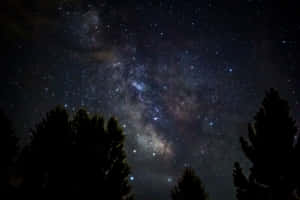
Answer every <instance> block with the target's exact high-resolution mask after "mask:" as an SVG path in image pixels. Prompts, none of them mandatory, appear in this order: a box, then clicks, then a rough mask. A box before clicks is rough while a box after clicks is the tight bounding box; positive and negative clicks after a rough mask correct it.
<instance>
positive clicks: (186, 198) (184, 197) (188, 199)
mask: <svg viewBox="0 0 300 200" xmlns="http://www.w3.org/2000/svg"><path fill="white" fill-rule="evenodd" d="M171 197H172V200H207V199H208V195H207V193H206V191H205V189H204V186H203V184H202V181H201V179H200V178H199V177H198V176H197V175H196V173H195V171H194V170H193V169H192V168H185V169H184V171H183V174H182V177H181V178H180V179H179V180H178V183H177V185H176V186H175V187H174V188H173V189H172V191H171Z"/></svg>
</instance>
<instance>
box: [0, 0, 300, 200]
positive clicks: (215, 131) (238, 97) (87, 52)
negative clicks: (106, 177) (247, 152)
mask: <svg viewBox="0 0 300 200" xmlns="http://www.w3.org/2000/svg"><path fill="white" fill-rule="evenodd" d="M1 4H3V5H4V6H3V10H2V9H1V10H2V12H1V14H0V19H1V24H3V26H2V27H3V29H1V39H2V43H1V44H3V45H2V46H1V48H2V52H4V53H3V54H2V67H1V72H0V80H1V87H0V94H1V98H0V108H3V109H4V110H5V112H6V113H7V114H8V115H9V118H10V119H11V120H12V122H13V123H14V124H13V125H14V127H15V129H16V133H17V135H18V136H19V137H20V138H21V142H22V143H23V144H25V143H27V141H28V137H29V130H30V128H32V127H34V125H35V124H36V123H37V122H39V120H40V118H41V116H44V115H45V113H46V112H48V111H49V110H50V109H52V108H53V107H55V106H56V105H58V104H60V105H62V106H63V107H65V108H66V109H67V110H68V111H69V112H71V113H72V112H73V113H74V112H75V111H77V110H78V109H80V108H82V107H84V108H86V109H87V110H88V111H89V112H91V113H99V114H101V115H103V116H104V117H105V119H109V118H110V117H111V116H116V117H117V118H118V120H119V122H120V124H121V126H122V128H123V129H124V134H125V135H126V138H127V139H126V144H125V147H126V152H127V156H128V160H129V164H130V166H131V168H132V174H131V176H132V177H133V178H132V180H130V184H131V185H132V187H133V191H134V192H135V193H136V196H137V200H142V199H145V200H147V199H151V198H155V199H158V200H160V199H161V200H162V199H168V198H170V193H169V191H170V189H171V188H172V187H173V186H174V184H175V182H176V180H177V177H178V176H179V175H180V174H181V173H182V169H183V168H184V167H187V166H192V167H193V168H194V169H195V170H196V172H197V174H198V175H199V176H200V177H201V179H202V180H203V183H204V185H205V187H206V189H207V191H208V193H209V195H210V197H211V199H214V200H220V199H228V200H233V199H235V197H234V196H235V192H234V187H233V180H232V168H233V163H234V162H235V161H239V162H241V163H242V165H243V167H246V166H248V165H249V163H248V162H247V161H246V159H245V158H244V157H243V155H242V153H241V147H240V144H239V138H240V136H246V135H247V123H249V122H253V116H254V115H255V113H256V112H257V109H258V108H259V106H260V103H261V100H262V99H263V97H264V95H265V91H266V90H268V89H269V88H276V89H277V90H278V91H279V93H280V94H281V96H283V98H284V99H287V100H288V102H289V104H290V106H291V110H292V115H293V117H294V118H295V119H296V124H297V125H298V127H299V119H300V112H299V111H300V107H299V106H300V105H299V98H300V95H299V91H298V88H300V87H299V86H300V70H299V69H300V68H299V67H298V65H299V61H300V56H299V49H300V48H299V42H300V40H299V39H300V38H299V34H300V22H299V19H300V13H299V12H297V8H298V7H297V6H296V3H293V2H292V1H285V2H280V3H278V2H272V1H268V0H244V1H239V2H234V3H233V2H228V1H213V0H206V1H179V0H166V1H163V0H161V1H126V2H125V1H108V0H106V1H105V0H104V1H96V0H70V1H60V0H55V1H53V0H45V1H43V2H39V1H38V0H31V1H26V2H25V0H10V1H9V0H7V1H4V2H3V3H1ZM150 185H151V187H149V186H150Z"/></svg>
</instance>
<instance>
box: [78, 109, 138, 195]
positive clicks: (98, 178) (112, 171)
mask: <svg viewBox="0 0 300 200" xmlns="http://www.w3.org/2000/svg"><path fill="white" fill-rule="evenodd" d="M72 128H73V130H74V132H75V135H76V136H75V151H76V153H75V156H76V158H75V159H74V160H75V163H76V164H75V166H76V167H75V169H76V170H77V174H76V175H75V176H76V177H78V178H77V181H75V183H76V182H77V186H78V187H79V191H80V190H81V191H82V192H84V193H86V194H87V193H88V194H89V195H93V196H94V195H101V197H102V198H104V199H112V200H125V199H131V198H132V197H133V196H132V193H131V188H130V186H129V182H128V175H129V173H130V169H129V166H128V164H127V161H126V154H125V151H124V140H125V136H124V134H123V131H122V129H121V128H120V127H119V125H118V122H117V121H116V120H115V119H114V118H111V119H110V120H109V121H108V123H107V125H106V126H105V123H104V119H103V118H102V117H100V116H98V115H94V116H89V115H88V113H87V112H86V111H85V110H79V111H78V112H77V113H76V115H75V117H74V120H73V121H72Z"/></svg>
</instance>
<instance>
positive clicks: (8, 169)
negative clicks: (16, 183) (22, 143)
mask: <svg viewBox="0 0 300 200" xmlns="http://www.w3.org/2000/svg"><path fill="white" fill-rule="evenodd" d="M0 124H1V129H0V158H1V164H0V192H1V193H2V192H5V193H6V192H10V191H12V186H11V184H10V182H11V180H12V170H13V165H14V159H15V156H16V154H17V151H18V140H17V137H16V136H15V133H14V130H13V129H12V125H11V121H10V120H9V119H8V118H7V117H6V115H5V114H4V112H3V111H2V110H0Z"/></svg>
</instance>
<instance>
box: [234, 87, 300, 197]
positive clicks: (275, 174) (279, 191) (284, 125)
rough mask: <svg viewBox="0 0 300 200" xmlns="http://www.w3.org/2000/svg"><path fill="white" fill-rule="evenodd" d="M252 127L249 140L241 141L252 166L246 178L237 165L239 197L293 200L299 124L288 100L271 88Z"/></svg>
mask: <svg viewBox="0 0 300 200" xmlns="http://www.w3.org/2000/svg"><path fill="white" fill-rule="evenodd" d="M254 119H255V122H254V124H249V126H248V140H245V139H244V138H241V146H242V150H243V152H244V154H245V156H246V157H247V159H249V160H250V162H251V163H252V166H251V168H250V172H249V175H248V176H246V175H245V174H244V173H243V172H242V169H241V167H240V165H239V163H236V164H235V167H234V172H233V177H234V184H235V187H236V192H237V198H238V199H239V200H246V199H257V200H259V199H264V200H265V199H272V200H273V199H278V200H279V199H281V200H282V199H289V198H293V197H292V196H293V195H292V194H293V192H294V190H295V188H296V180H295V170H294V167H293V166H294V163H295V157H294V155H295V153H294V141H295V137H296V134H297V128H296V126H295V121H294V120H293V119H292V117H291V116H290V109H289V106H288V103H287V101H285V100H283V99H282V98H281V97H280V96H279V94H278V92H277V91H276V90H274V89H271V90H270V91H268V92H267V93H266V96H265V98H264V100H263V102H262V107H261V108H260V110H259V111H258V113H257V114H256V115H255V117H254Z"/></svg>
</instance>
